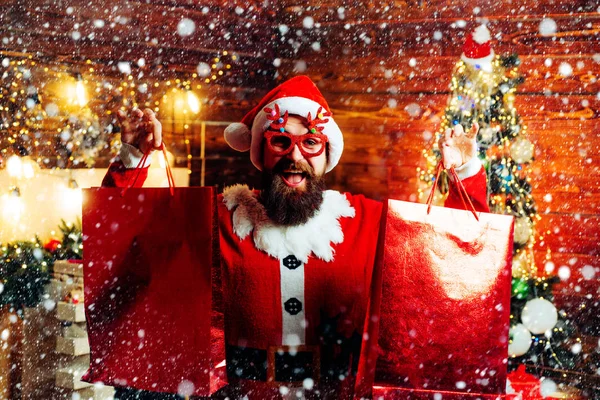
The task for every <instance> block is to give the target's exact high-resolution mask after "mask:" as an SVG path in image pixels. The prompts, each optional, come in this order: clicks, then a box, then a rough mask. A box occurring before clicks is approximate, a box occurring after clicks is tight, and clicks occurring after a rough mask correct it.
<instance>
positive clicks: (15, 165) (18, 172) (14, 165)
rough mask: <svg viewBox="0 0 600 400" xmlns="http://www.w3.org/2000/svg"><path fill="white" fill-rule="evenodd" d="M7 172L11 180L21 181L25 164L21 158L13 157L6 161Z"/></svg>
mask: <svg viewBox="0 0 600 400" xmlns="http://www.w3.org/2000/svg"><path fill="white" fill-rule="evenodd" d="M6 170H7V171H8V175H9V176H10V177H11V178H17V179H20V178H21V176H22V175H23V163H22V162H21V157H19V156H17V155H12V156H10V157H9V158H8V160H6Z"/></svg>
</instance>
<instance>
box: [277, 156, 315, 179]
mask: <svg viewBox="0 0 600 400" xmlns="http://www.w3.org/2000/svg"><path fill="white" fill-rule="evenodd" d="M290 169H291V170H295V171H301V172H304V173H306V174H307V175H308V176H310V177H311V178H314V177H315V170H314V169H313V167H311V166H310V165H308V164H307V163H303V162H294V161H292V160H290V159H287V158H282V159H281V160H279V161H278V162H277V164H275V166H274V167H273V173H274V174H282V173H284V171H286V170H290Z"/></svg>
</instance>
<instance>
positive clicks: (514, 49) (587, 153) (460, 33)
mask: <svg viewBox="0 0 600 400" xmlns="http://www.w3.org/2000/svg"><path fill="white" fill-rule="evenodd" d="M69 7H72V8H71V9H70V10H69ZM0 8H2V11H3V12H2V13H1V17H0V20H1V21H2V22H3V24H0V33H2V34H3V36H5V37H9V38H11V39H10V40H7V41H4V42H3V43H2V44H1V45H0V50H2V51H3V52H5V53H7V52H8V53H10V52H13V53H16V52H18V53H28V54H34V55H35V56H36V57H37V58H39V59H42V60H45V61H47V62H61V63H70V64H71V65H73V66H74V67H77V66H80V65H83V64H84V62H85V60H88V59H89V60H91V62H92V63H93V64H94V65H95V66H96V67H97V68H98V71H99V72H100V71H101V72H102V73H103V74H104V75H105V76H111V75H112V76H113V77H115V79H117V78H118V71H117V69H116V63H117V62H118V61H122V60H128V61H131V62H132V65H134V74H137V73H138V72H143V73H145V74H146V76H148V77H152V79H156V80H161V79H165V77H166V76H172V75H173V74H186V73H187V74H191V73H193V72H195V70H196V66H197V64H198V62H200V61H204V62H206V61H209V60H210V59H211V58H212V57H214V56H215V55H216V54H219V52H221V51H223V50H228V51H235V52H236V54H238V56H239V59H238V62H236V63H234V64H233V65H232V69H231V70H230V71H229V72H228V73H227V74H226V75H225V76H224V77H222V78H219V79H218V80H217V81H215V82H216V84H211V85H206V86H205V87H204V88H203V89H202V91H201V95H202V96H203V98H204V99H205V102H204V104H203V109H202V112H201V113H200V114H199V116H198V117H197V120H196V121H194V122H193V123H192V124H191V127H192V128H191V130H190V132H191V144H192V147H191V155H192V175H191V183H192V184H200V183H201V182H203V183H205V184H211V185H212V184H216V185H220V186H222V185H223V184H229V183H234V182H238V181H247V182H250V183H251V184H257V183H258V174H257V173H256V171H255V170H254V169H253V168H252V166H251V164H250V162H249V160H248V158H247V155H242V154H238V153H235V152H234V151H232V150H231V149H229V148H228V147H227V145H226V144H225V143H224V141H223V138H222V130H223V128H224V126H226V125H227V123H228V122H233V121H239V120H240V118H241V117H242V116H243V115H244V113H245V112H246V111H247V110H249V109H250V108H252V107H253V105H255V104H256V103H257V102H258V100H259V99H260V98H261V96H262V95H264V94H265V93H266V92H267V91H268V90H269V89H270V88H272V87H274V86H275V85H276V84H277V83H279V82H281V81H282V80H283V79H284V78H289V77H291V76H293V75H295V74H298V73H305V74H307V75H309V76H310V77H311V78H312V79H313V80H314V81H315V82H317V85H318V86H319V87H320V88H321V90H322V91H323V93H324V95H325V97H326V98H327V100H328V101H329V104H330V106H331V108H332V109H333V112H334V116H335V119H336V121H337V123H338V124H339V125H340V127H341V128H342V130H343V132H344V135H345V141H346V148H345V151H344V155H343V157H342V160H341V163H340V164H339V165H338V167H337V168H336V169H335V170H334V171H332V172H331V173H330V174H329V183H330V186H331V187H332V188H336V189H339V190H347V191H351V192H359V193H364V194H366V195H368V196H370V197H373V198H376V199H383V198H385V197H392V198H397V199H408V200H414V199H415V196H416V191H417V182H416V168H417V167H418V166H420V165H423V159H422V156H421V151H422V150H423V149H425V148H428V147H429V146H430V145H431V140H430V139H428V138H429V137H431V134H430V133H435V131H436V129H437V127H438V126H439V118H440V116H441V115H442V113H443V110H444V107H445V105H446V101H447V99H448V95H449V92H448V86H449V82H450V78H451V73H452V67H453V65H454V63H455V62H456V61H457V60H458V59H459V57H460V53H461V45H462V43H463V42H464V38H465V34H466V33H468V32H469V31H471V30H472V29H474V28H475V27H476V26H477V25H478V24H479V23H480V22H482V21H485V22H487V23H488V26H489V27H490V30H491V31H492V35H493V36H494V41H493V48H494V49H495V51H496V53H497V54H508V53H517V54H518V55H519V56H520V58H521V61H522V65H521V66H520V72H521V73H522V74H523V75H524V77H525V79H526V81H525V83H524V84H523V85H521V86H520V87H519V89H518V92H517V96H516V107H517V109H518V112H519V114H520V115H521V117H522V118H523V121H524V123H525V124H526V125H527V126H528V128H529V139H530V140H531V141H532V142H533V143H534V144H535V149H536V152H535V160H534V162H533V164H532V165H533V173H532V176H531V178H532V180H533V188H534V189H533V194H534V198H535V200H536V202H537V204H538V209H539V211H540V214H541V216H542V220H541V221H540V223H539V226H538V233H539V234H543V236H544V240H543V245H542V243H539V244H538V246H537V248H536V259H537V261H538V263H539V264H540V265H544V262H545V256H546V254H547V249H550V250H551V253H552V261H553V262H554V264H555V266H556V268H557V269H558V268H559V267H560V266H568V267H569V268H570V269H571V276H570V278H569V279H567V280H566V281H565V282H563V283H562V285H561V286H560V287H559V288H558V290H557V292H558V293H559V294H560V293H563V294H564V298H565V299H566V298H567V295H568V296H569V299H570V300H568V301H569V302H570V304H571V308H574V309H577V308H578V307H580V306H581V304H584V303H585V304H586V305H587V307H588V309H590V308H592V309H595V310H598V309H599V307H598V304H597V300H596V299H597V298H598V291H599V289H600V287H599V284H598V276H600V246H599V245H598V243H599V241H600V211H599V209H600V189H599V188H598V187H599V185H598V183H599V182H600V159H599V158H598V151H599V150H600V124H599V116H600V94H599V93H600V82H599V80H598V78H599V77H600V34H599V33H600V9H599V7H598V4H597V2H593V1H587V0H572V1H568V2H567V1H563V2H557V1H554V0H523V1H520V2H515V1H512V0H500V1H494V2H492V1H476V0H468V1H462V2H458V1H447V0H403V1H397V2H391V3H390V2H383V1H373V2H368V3H365V2H356V1H339V2H322V1H316V0H308V1H304V2H295V1H293V0H283V1H273V2H269V3H268V4H266V5H265V3H263V2H259V1H246V2H243V3H242V2H236V1H223V0H211V1H208V2H206V4H205V5H203V6H199V5H198V4H196V3H195V2H192V1H188V0H177V1H176V0H169V1H152V2H150V3H146V2H136V1H124V0H114V1H110V2H102V4H94V5H90V6H85V7H84V6H80V5H78V3H76V2H74V1H73V2H71V3H70V2H69V1H66V2H61V3H54V2H52V1H50V0H28V1H25V2H20V1H17V0H13V1H10V0H9V1H4V2H2V3H0ZM184 17H185V18H191V19H193V20H194V21H195V22H196V31H195V33H194V34H193V35H191V36H189V37H181V36H180V35H177V34H176V31H177V24H178V23H179V21H181V19H182V18H184ZM307 17H310V18H312V24H311V20H310V19H306V18H307ZM548 18H549V19H552V21H554V22H555V23H556V27H557V29H556V32H555V33H552V32H550V34H546V35H545V34H544V33H545V31H544V30H543V29H542V30H540V24H541V22H542V21H544V19H548ZM98 19H102V20H103V21H105V25H104V27H103V28H102V29H100V28H98V27H97V26H96V25H95V24H94V21H96V20H98ZM75 24H77V28H74V26H75ZM74 30H77V31H78V32H79V33H80V34H81V38H80V39H78V40H74V39H73V37H72V32H73V31H74ZM284 31H287V33H285V34H283V33H282V32H284ZM437 32H439V33H437ZM546 33H547V32H546ZM90 34H93V38H91V39H90V36H89V35H90ZM315 43H318V44H315ZM140 57H144V58H145V60H146V66H145V67H139V68H137V67H135V62H136V61H137V60H138V59H139V58H140ZM562 63H568V64H569V65H570V66H571V68H572V74H570V75H569V76H564V74H561V73H560V69H559V66H560V65H561V64H562ZM390 100H393V102H392V103H394V102H395V104H396V105H395V107H390V104H391V103H390ZM413 103H414V104H417V105H418V106H419V107H420V108H421V111H422V112H421V114H420V116H418V117H416V118H413V117H411V116H410V115H409V114H408V113H407V112H406V111H405V107H406V106H407V105H408V104H413ZM161 118H162V119H163V122H164V123H165V133H166V141H167V144H170V145H171V148H172V149H174V150H173V151H174V152H175V154H176V155H177V156H178V163H180V164H185V162H186V156H187V153H186V150H185V149H184V148H183V147H182V146H181V143H182V141H181V132H179V131H177V128H172V127H173V126H176V125H177V124H172V123H171V121H169V116H161ZM202 132H204V133H202ZM586 265H590V266H593V267H594V268H595V269H596V275H595V277H594V278H593V279H587V280H586V279H584V278H583V276H582V274H581V268H582V267H584V266H586ZM592 314H593V313H592ZM595 314H596V315H598V314H600V312H596V313H595ZM598 335H600V334H598Z"/></svg>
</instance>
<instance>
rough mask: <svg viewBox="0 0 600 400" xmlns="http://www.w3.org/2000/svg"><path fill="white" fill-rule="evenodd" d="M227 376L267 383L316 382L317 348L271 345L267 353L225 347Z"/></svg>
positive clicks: (318, 363) (318, 350)
mask: <svg viewBox="0 0 600 400" xmlns="http://www.w3.org/2000/svg"><path fill="white" fill-rule="evenodd" d="M225 351H226V359H227V363H226V364H227V377H228V378H230V379H232V378H233V379H236V378H237V379H251V380H256V381H266V382H273V381H276V382H302V381H304V380H305V379H306V378H311V379H313V380H314V381H315V383H316V382H318V380H319V376H320V368H321V357H320V349H319V346H306V345H299V346H272V347H269V349H268V350H262V349H253V348H250V347H238V346H229V345H228V346H227V347H226V350H225Z"/></svg>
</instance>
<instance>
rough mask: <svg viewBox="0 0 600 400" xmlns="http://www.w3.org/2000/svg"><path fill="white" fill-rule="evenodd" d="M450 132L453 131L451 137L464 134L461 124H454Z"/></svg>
mask: <svg viewBox="0 0 600 400" xmlns="http://www.w3.org/2000/svg"><path fill="white" fill-rule="evenodd" d="M452 133H453V137H455V138H459V137H461V136H462V135H464V134H465V129H464V128H463V126H462V125H461V124H458V125H454V130H453V132H452Z"/></svg>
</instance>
